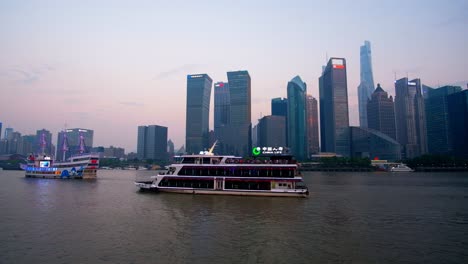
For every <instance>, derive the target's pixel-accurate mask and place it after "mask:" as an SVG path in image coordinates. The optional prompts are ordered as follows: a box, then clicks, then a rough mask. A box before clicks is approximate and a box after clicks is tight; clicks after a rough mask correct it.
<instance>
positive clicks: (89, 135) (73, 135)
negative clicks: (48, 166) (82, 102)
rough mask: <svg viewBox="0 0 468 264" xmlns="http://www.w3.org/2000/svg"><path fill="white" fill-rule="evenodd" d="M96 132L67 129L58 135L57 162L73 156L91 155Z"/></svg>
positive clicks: (82, 129)
mask: <svg viewBox="0 0 468 264" xmlns="http://www.w3.org/2000/svg"><path fill="white" fill-rule="evenodd" d="M93 137H94V131H93V130H91V129H84V128H73V129H65V130H64V131H60V132H59V133H58V135H57V154H56V156H55V157H56V159H57V160H65V159H67V158H69V157H70V156H72V155H77V154H80V153H89V152H91V149H92V148H93Z"/></svg>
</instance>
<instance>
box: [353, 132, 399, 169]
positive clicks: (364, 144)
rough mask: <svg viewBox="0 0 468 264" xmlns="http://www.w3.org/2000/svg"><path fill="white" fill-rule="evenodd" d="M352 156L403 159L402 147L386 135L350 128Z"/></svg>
mask: <svg viewBox="0 0 468 264" xmlns="http://www.w3.org/2000/svg"><path fill="white" fill-rule="evenodd" d="M350 133H351V156H352V157H353V158H369V159H381V160H392V161H397V160H400V159H401V146H400V144H399V143H398V142H397V141H396V140H395V139H393V138H391V137H389V136H387V135H385V134H384V133H382V132H380V131H377V130H374V129H371V128H364V127H350Z"/></svg>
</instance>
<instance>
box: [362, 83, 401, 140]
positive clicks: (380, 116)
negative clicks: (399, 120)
mask: <svg viewBox="0 0 468 264" xmlns="http://www.w3.org/2000/svg"><path fill="white" fill-rule="evenodd" d="M367 122H368V124H369V128H371V129H375V130H377V131H380V132H382V133H384V134H385V135H387V136H389V137H391V138H393V139H395V140H396V123H395V103H394V102H393V98H392V96H390V97H388V93H387V92H385V91H384V90H383V89H382V87H380V84H377V88H376V89H375V91H374V93H372V96H371V99H370V101H369V102H368V103H367Z"/></svg>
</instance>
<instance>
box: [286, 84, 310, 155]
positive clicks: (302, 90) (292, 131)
mask: <svg viewBox="0 0 468 264" xmlns="http://www.w3.org/2000/svg"><path fill="white" fill-rule="evenodd" d="M287 92H288V119H287V122H288V147H289V148H290V150H291V153H292V154H293V155H294V156H295V157H296V159H298V160H304V159H306V158H307V156H308V155H307V149H308V146H307V125H306V122H307V119H306V93H307V85H306V83H305V82H303V81H302V79H301V77H299V76H296V77H294V78H293V79H292V80H291V81H289V82H288V86H287Z"/></svg>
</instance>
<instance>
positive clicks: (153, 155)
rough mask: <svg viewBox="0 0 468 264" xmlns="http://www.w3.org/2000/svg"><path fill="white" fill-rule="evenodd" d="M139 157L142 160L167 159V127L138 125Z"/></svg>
mask: <svg viewBox="0 0 468 264" xmlns="http://www.w3.org/2000/svg"><path fill="white" fill-rule="evenodd" d="M137 157H138V159H141V160H147V159H152V160H159V161H166V160H167V158H168V157H167V127H164V126H158V125H150V126H139V127H138V139H137Z"/></svg>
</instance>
